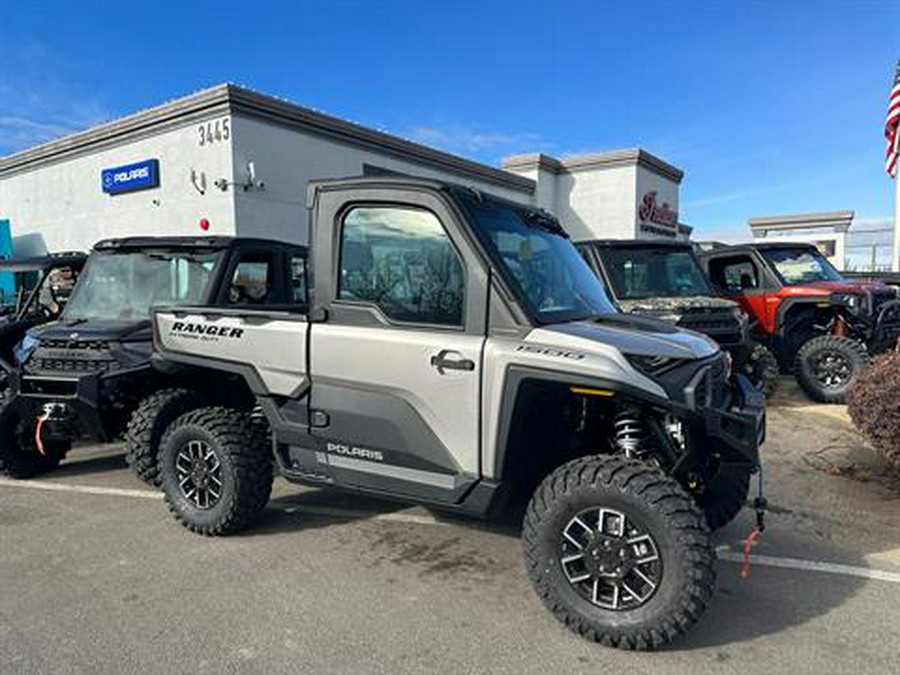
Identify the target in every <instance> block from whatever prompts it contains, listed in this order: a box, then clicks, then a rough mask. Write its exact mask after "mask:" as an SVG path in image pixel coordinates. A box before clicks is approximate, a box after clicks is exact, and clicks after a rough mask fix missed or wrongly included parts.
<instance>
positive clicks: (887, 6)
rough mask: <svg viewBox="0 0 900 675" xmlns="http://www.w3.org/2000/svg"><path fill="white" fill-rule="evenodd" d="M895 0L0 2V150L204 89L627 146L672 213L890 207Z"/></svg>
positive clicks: (416, 134) (707, 231)
mask: <svg viewBox="0 0 900 675" xmlns="http://www.w3.org/2000/svg"><path fill="white" fill-rule="evenodd" d="M897 26H900V3H897V2H887V1H885V2H853V3H846V4H841V5H838V4H837V3H830V2H822V1H820V2H791V3H785V2H693V3H692V2H659V3H649V2H645V3H637V2H635V3H631V2H627V3H626V2H620V3H609V2H599V1H595V2H565V1H562V0H558V1H556V2H526V1H520V2H508V3H507V2H487V1H486V0H481V2H469V1H468V0H455V1H453V2H441V1H437V0H435V1H431V2H429V1H428V0H418V1H417V2H366V3H363V2H347V1H342V0H331V1H328V2H294V3H289V2H285V3H269V2H263V1H262V0H256V1H254V2H247V1H245V2H230V1H226V0H220V1H218V2H214V3H194V2H177V3H176V2H160V3H146V2H117V3H110V2H103V3H93V2H78V3H73V2H39V1H35V2H30V3H20V2H4V3H2V5H0V27H2V29H0V44H2V57H0V154H6V153H8V152H11V151H13V150H17V149H21V148H23V147H27V146H29V145H32V144H34V143H36V142H40V141H43V140H48V139H50V138H53V137H56V136H58V135H61V134H64V133H66V132H69V131H72V130H75V129H80V128H84V127H86V126H90V125H92V124H95V123H97V122H100V121H103V120H106V119H110V118H114V117H118V116H120V115H123V114H127V113H130V112H134V111H136V110H139V109H141V108H145V107H148V106H152V105H155V104H157V103H160V102H162V101H165V100H169V99H172V98H176V97H178V96H181V95H183V94H186V93H189V92H192V91H195V90H197V89H201V88H204V87H207V86H210V85H212V84H215V83H218V82H222V81H233V82H236V83H238V84H243V85H246V86H249V87H252V88H255V89H258V90H261V91H263V92H266V93H271V94H276V95H279V96H283V97H285V98H288V99H290V100H292V101H295V102H297V103H300V104H303V105H308V106H310V107H313V108H316V109H319V110H322V111H325V112H328V113H332V114H335V115H338V116H341V117H345V118H348V119H351V120H354V121H358V122H361V123H363V124H367V125H370V126H375V127H377V128H380V129H384V130H386V131H390V132H393V133H398V134H401V135H404V136H406V137H409V138H413V139H415V140H419V141H422V142H425V143H428V144H431V145H435V146H439V147H442V148H444V149H446V150H449V151H451V152H455V153H458V154H462V155H464V156H467V157H471V158H474V159H479V160H482V161H486V162H490V163H495V164H496V163H498V162H499V160H500V158H502V157H503V156H505V155H509V154H514V153H521V152H532V151H543V152H547V153H550V154H554V155H562V154H571V153H579V152H587V151H594V150H607V149H616V148H625V147H634V146H641V147H644V148H646V149H647V150H649V151H651V152H653V153H654V154H657V155H659V156H660V157H662V158H663V159H666V160H667V161H670V162H672V163H674V164H675V165H677V166H679V167H681V168H682V169H684V171H685V179H684V182H683V184H682V194H681V216H682V220H683V221H685V222H688V223H690V224H692V225H694V226H695V228H696V231H697V235H698V236H699V237H700V238H709V237H719V238H728V239H740V238H742V237H744V236H746V235H747V230H746V222H747V219H748V218H749V217H750V216H754V215H765V214H772V213H790V212H802V211H816V210H828V209H844V208H847V209H853V210H855V211H856V213H857V222H861V223H862V224H866V223H869V222H872V223H874V222H876V221H885V220H887V219H889V218H890V217H891V215H892V213H893V194H894V193H893V185H892V183H891V181H890V180H889V179H888V178H887V177H886V175H885V174H884V172H883V170H882V163H883V153H884V147H883V137H882V135H881V125H882V121H883V117H884V111H885V103H886V99H887V92H888V89H889V86H890V81H891V78H892V75H893V68H894V64H895V62H896V59H897V58H898V57H900V33H898V30H897Z"/></svg>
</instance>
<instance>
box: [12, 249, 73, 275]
mask: <svg viewBox="0 0 900 675" xmlns="http://www.w3.org/2000/svg"><path fill="white" fill-rule="evenodd" d="M85 260H87V254H86V253H81V252H78V251H73V252H67V253H51V254H49V255H41V256H33V257H29V258H8V259H6V260H0V271H2V272H35V271H38V270H50V269H56V268H59V267H75V268H79V269H80V268H82V267H84V261H85Z"/></svg>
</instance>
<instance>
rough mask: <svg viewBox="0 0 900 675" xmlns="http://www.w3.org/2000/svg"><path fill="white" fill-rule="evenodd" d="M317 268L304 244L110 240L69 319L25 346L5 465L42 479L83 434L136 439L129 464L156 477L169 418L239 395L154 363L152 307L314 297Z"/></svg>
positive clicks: (45, 328)
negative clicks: (192, 384) (190, 382)
mask: <svg viewBox="0 0 900 675" xmlns="http://www.w3.org/2000/svg"><path fill="white" fill-rule="evenodd" d="M61 260H62V259H55V262H56V263H60V262H61ZM81 262H82V263H83V262H84V258H83V257H82V258H81ZM305 264H306V249H305V248H304V247H298V246H291V245H289V244H285V243H281V242H276V241H269V240H265V239H246V238H233V237H135V238H125V239H110V240H105V241H102V242H100V243H98V244H97V245H96V246H95V247H94V250H93V252H92V253H91V255H90V258H89V260H88V262H87V264H86V266H85V268H84V270H83V273H82V277H81V278H80V280H79V282H78V284H77V285H76V287H75V290H74V292H73V293H72V295H71V297H70V298H69V301H68V303H66V305H65V308H64V309H63V310H62V314H61V315H60V316H58V318H57V320H56V321H52V322H50V323H44V324H43V325H40V326H35V327H32V328H30V330H28V331H27V333H25V335H24V338H23V339H22V340H21V342H20V343H19V344H18V346H17V348H16V355H15V356H16V361H17V367H16V368H13V369H11V370H10V372H9V387H8V390H7V395H6V397H5V400H4V403H3V409H2V413H0V466H2V468H3V469H4V470H5V472H6V473H7V474H9V475H12V476H14V477H18V478H25V477H29V476H34V475H36V474H39V473H45V472H47V471H50V470H52V469H53V468H55V467H56V466H57V465H58V464H59V462H60V460H61V459H62V458H63V457H64V456H65V454H66V453H67V452H68V451H69V449H70V448H71V446H72V443H73V441H75V440H77V439H79V438H90V439H93V440H95V441H100V442H108V441H114V440H119V439H121V438H122V437H123V436H124V437H125V438H126V440H127V445H128V460H129V463H130V464H132V466H133V467H134V468H135V470H136V472H137V473H138V475H139V476H141V478H143V479H144V480H147V481H148V482H155V481H156V475H157V474H156V461H155V458H156V451H157V448H158V444H159V439H160V437H161V434H162V429H163V428H164V426H165V425H166V424H167V422H168V421H171V419H174V417H176V416H177V415H179V414H181V413H182V412H185V411H186V410H189V409H191V408H193V407H197V406H199V405H201V404H204V403H208V402H210V401H214V400H215V401H221V402H227V401H228V400H229V399H228V395H229V393H228V391H227V390H221V391H212V390H211V391H210V392H209V393H208V394H207V395H205V396H204V398H202V399H201V398H198V397H197V394H196V392H195V391H194V390H193V389H188V388H186V387H185V386H184V384H185V383H183V382H180V381H178V380H177V379H167V378H165V377H164V376H162V375H161V374H160V373H158V372H157V371H155V370H154V369H153V368H152V367H151V365H150V354H151V348H152V345H151V331H150V308H151V307H153V306H155V305H159V304H165V305H167V306H177V305H179V304H191V305H195V306H196V305H206V306H214V307H221V308H223V309H229V308H231V309H239V308H242V307H254V306H264V307H272V308H275V307H285V306H289V305H292V304H293V303H295V302H296V301H297V300H298V299H301V300H302V301H303V302H305V301H306V287H305V283H306V277H305ZM31 325H33V324H31ZM28 327H29V326H28V325H27V324H26V325H24V326H23V328H22V332H24V330H25V329H26V328H28Z"/></svg>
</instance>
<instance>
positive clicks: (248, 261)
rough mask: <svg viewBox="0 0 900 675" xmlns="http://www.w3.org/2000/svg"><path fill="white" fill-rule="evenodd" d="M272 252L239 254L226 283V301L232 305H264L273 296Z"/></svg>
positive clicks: (272, 300)
mask: <svg viewBox="0 0 900 675" xmlns="http://www.w3.org/2000/svg"><path fill="white" fill-rule="evenodd" d="M272 258H273V254H272V253H271V252H269V251H259V252H256V251H248V252H245V253H243V254H241V257H240V260H239V261H238V263H237V265H236V266H235V268H234V272H233V273H232V275H231V279H230V281H229V285H228V302H229V303H231V304H233V305H266V304H273V303H274V302H277V299H276V298H274V297H273V289H274V283H273V282H274V279H273V272H274V269H275V266H274V264H273V260H272Z"/></svg>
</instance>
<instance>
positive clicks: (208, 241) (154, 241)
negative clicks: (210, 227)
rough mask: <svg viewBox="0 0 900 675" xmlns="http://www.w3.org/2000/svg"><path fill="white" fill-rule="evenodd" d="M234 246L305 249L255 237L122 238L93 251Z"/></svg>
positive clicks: (96, 246)
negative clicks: (248, 245)
mask: <svg viewBox="0 0 900 675" xmlns="http://www.w3.org/2000/svg"><path fill="white" fill-rule="evenodd" d="M234 244H260V245H263V246H271V245H273V244H274V245H278V246H293V247H296V248H301V249H306V248H307V247H306V246H301V245H299V244H289V243H287V242H284V241H276V240H274V239H260V238H257V237H222V236H215V237H206V236H201V237H123V238H122V239H103V240H101V241H98V242H97V243H96V244H94V250H95V251H121V250H129V251H138V250H141V249H161V248H162V249H165V248H184V249H190V248H194V249H223V248H228V247H229V246H232V245H234Z"/></svg>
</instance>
